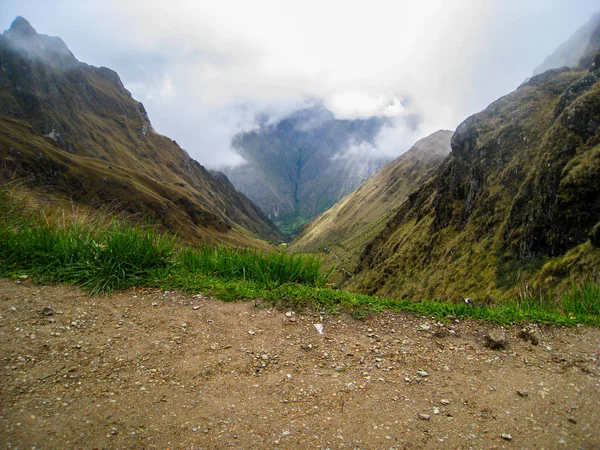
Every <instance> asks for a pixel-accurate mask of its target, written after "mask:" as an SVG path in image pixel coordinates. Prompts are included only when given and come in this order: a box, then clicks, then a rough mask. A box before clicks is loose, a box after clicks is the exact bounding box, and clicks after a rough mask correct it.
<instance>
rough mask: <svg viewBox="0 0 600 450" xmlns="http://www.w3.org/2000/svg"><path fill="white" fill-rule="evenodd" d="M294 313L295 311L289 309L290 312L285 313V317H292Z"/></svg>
mask: <svg viewBox="0 0 600 450" xmlns="http://www.w3.org/2000/svg"><path fill="white" fill-rule="evenodd" d="M292 314H293V313H292V312H291V311H288V312H286V313H285V317H292Z"/></svg>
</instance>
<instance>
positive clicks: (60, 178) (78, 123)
mask: <svg viewBox="0 0 600 450" xmlns="http://www.w3.org/2000/svg"><path fill="white" fill-rule="evenodd" d="M56 54H58V56H57V55H56ZM0 59H1V60H2V71H0V182H3V181H4V182H8V181H11V180H14V179H25V180H26V183H25V186H26V187H27V188H28V189H30V192H31V193H32V194H35V195H37V196H38V197H40V198H47V197H51V198H56V199H69V200H73V201H75V202H77V203H80V204H83V205H88V206H94V207H98V206H101V205H110V206H111V207H117V208H119V209H120V210H121V211H124V212H127V213H131V214H140V213H144V214H152V215H153V219H155V220H156V221H158V222H160V223H161V224H162V225H163V226H164V227H165V229H168V230H170V231H171V232H178V233H179V234H180V235H181V236H182V237H184V238H185V239H187V240H190V241H194V242H199V241H208V242H227V243H230V244H232V245H256V246H262V247H266V245H265V244H264V242H263V243H261V242H260V240H263V241H264V240H268V241H272V242H279V241H281V240H282V239H283V236H282V234H281V233H280V232H279V231H278V230H277V229H276V227H275V226H274V224H273V223H272V222H271V221H270V220H269V219H268V218H267V217H266V216H265V215H264V213H263V212H262V211H261V210H260V209H259V208H258V207H257V206H256V205H254V204H253V203H252V202H251V201H249V200H248V199H247V198H246V197H245V196H243V195H242V194H240V193H238V192H236V191H235V189H234V188H233V186H232V184H231V183H230V182H229V180H228V179H227V178H226V177H224V176H215V175H213V174H211V173H209V172H208V171H207V170H206V169H205V168H204V167H202V166H201V165H200V164H198V163H197V162H196V161H194V160H193V159H191V158H190V156H189V155H188V154H187V153H186V152H185V151H184V150H183V149H181V148H180V147H179V145H178V144H177V143H176V142H175V141H173V140H171V139H169V138H167V137H165V136H162V135H160V134H158V133H156V132H154V130H153V128H152V125H151V123H150V120H149V118H148V116H147V114H146V111H145V109H144V106H143V105H142V104H141V103H139V102H137V101H136V100H135V99H134V98H133V97H132V96H131V93H130V92H129V91H128V90H127V89H125V87H124V86H123V84H122V83H121V80H120V79H119V76H118V75H117V74H116V73H115V72H113V71H112V70H110V69H108V68H105V67H100V68H98V67H93V66H89V65H87V64H85V63H81V62H79V61H77V59H75V57H74V56H73V55H72V54H71V52H70V51H69V49H68V48H67V46H66V45H65V44H64V43H63V42H62V40H60V39H58V38H56V39H55V38H50V37H48V36H45V35H39V34H37V33H36V31H35V30H34V29H33V28H32V27H31V25H30V24H29V23H28V22H27V21H26V20H25V19H23V18H18V19H16V20H15V22H14V23H13V25H12V26H11V29H10V30H7V31H6V32H5V33H4V34H3V35H0Z"/></svg>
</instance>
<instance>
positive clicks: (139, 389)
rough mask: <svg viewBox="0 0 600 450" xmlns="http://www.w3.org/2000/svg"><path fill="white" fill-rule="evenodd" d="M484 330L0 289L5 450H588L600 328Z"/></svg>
mask: <svg viewBox="0 0 600 450" xmlns="http://www.w3.org/2000/svg"><path fill="white" fill-rule="evenodd" d="M46 307H48V309H44V308H46ZM318 323H322V324H323V329H324V334H323V335H321V334H319V332H318V330H317V328H316V327H315V326H314V325H315V324H318ZM491 328H492V327H491V326H490V325H486V324H480V323H476V322H473V321H460V322H457V321H451V322H449V323H447V324H439V323H438V322H436V321H435V320H432V319H429V318H422V317H415V316H412V315H408V314H380V315H377V316H374V317H371V318H368V319H367V320H364V321H357V320H355V319H353V318H351V317H348V316H343V315H342V316H332V315H330V316H324V317H320V316H319V314H316V313H310V314H303V313H295V314H290V313H289V312H288V313H287V314H286V312H285V311H277V310H273V309H267V308H260V307H256V306H255V305H254V303H252V302H244V303H223V302H219V301H216V300H213V299H208V298H203V297H202V296H195V297H194V296H186V295H183V294H181V293H177V292H163V291H159V290H144V291H139V290H131V291H127V292H119V293H115V294H112V295H109V296H102V297H88V296H87V295H85V294H84V293H82V292H81V291H80V290H78V289H76V288H72V287H65V286H39V285H35V284H33V283H30V282H28V281H23V282H22V283H16V282H15V281H10V280H0V357H2V358H3V360H2V367H1V368H0V374H1V389H2V391H1V396H0V415H1V416H0V424H1V426H2V430H1V432H0V445H1V447H2V448H21V449H24V448H56V449H59V448H60V449H62V448H148V449H151V448H160V449H164V448H171V449H179V448H190V449H204V448H206V449H209V448H229V447H231V448H282V449H283V448H315V449H319V448H323V449H325V448H330V449H337V448H353V449H354V448H359V449H370V448H374V449H378V448H382V449H393V448H396V449H403V448H406V449H418V448H435V449H438V448H442V449H443V448H451V449H455V448H474V449H480V448H538V449H541V448H546V449H554V448H565V449H574V448H584V449H592V448H600V358H599V356H600V330H597V329H589V328H584V327H580V328H573V329H564V328H556V327H553V328H541V329H539V338H540V342H539V345H532V344H531V343H530V342H526V341H524V340H522V339H520V338H518V337H517V335H518V333H519V328H516V327H515V328H509V329H507V330H506V334H507V336H508V340H509V343H508V348H507V349H505V350H491V349H490V348H487V347H484V345H483V342H484V339H483V337H484V335H485V334H486V332H488V331H489V330H490V329H491ZM418 371H421V374H420V375H419V374H418V373H417V372H418ZM425 372H426V373H425ZM419 415H420V416H419Z"/></svg>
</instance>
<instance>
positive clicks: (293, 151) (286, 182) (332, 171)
mask: <svg viewBox="0 0 600 450" xmlns="http://www.w3.org/2000/svg"><path fill="white" fill-rule="evenodd" d="M384 125H385V120H384V119H382V118H370V119H366V120H338V119H335V117H334V116H333V114H332V113H331V112H330V111H328V110H326V109H324V108H323V107H322V106H315V107H312V108H307V109H304V110H301V111H296V112H295V113H293V114H291V115H290V116H288V117H286V118H284V119H283V120H281V121H279V122H277V123H275V124H273V125H264V126H262V127H261V128H259V129H258V130H255V131H251V132H247V133H242V134H239V135H237V136H236V137H235V138H234V139H233V142H232V144H233V146H234V148H235V149H236V150H237V152H238V153H239V154H240V155H241V156H243V157H244V158H245V159H246V161H248V164H245V165H242V166H238V167H233V168H231V167H230V168H226V169H224V172H225V173H226V174H227V176H228V177H229V178H230V179H231V182H232V183H233V184H234V186H235V187H236V188H237V189H239V190H240V191H241V192H243V193H245V194H246V195H247V196H248V197H249V198H250V199H252V200H253V201H254V202H256V204H258V205H259V206H260V207H261V208H262V209H263V211H265V212H266V213H267V214H268V215H269V217H270V218H271V219H273V220H274V221H275V223H276V224H277V225H279V226H280V228H281V229H282V230H284V231H286V232H288V233H290V234H295V233H297V232H298V231H299V230H300V228H301V227H302V226H303V225H304V224H305V223H306V222H308V221H309V220H311V219H313V218H314V217H316V216H317V215H319V214H320V213H321V212H323V211H325V210H327V209H328V208H330V207H331V206H333V204H335V202H337V201H338V200H339V199H341V198H342V197H344V196H345V195H347V194H349V193H350V192H352V191H353V190H354V189H356V187H358V186H359V185H360V184H361V183H362V182H363V181H364V180H365V179H367V178H368V177H369V176H370V175H371V174H372V173H374V172H376V171H377V170H378V169H379V168H381V167H382V166H383V165H384V164H385V163H387V162H388V161H389V159H387V158H386V157H382V156H379V155H376V154H372V153H370V152H369V151H367V150H365V148H361V144H367V146H368V144H372V143H373V142H374V140H375V137H376V136H377V134H378V133H379V130H380V129H381V127H382V126H384Z"/></svg>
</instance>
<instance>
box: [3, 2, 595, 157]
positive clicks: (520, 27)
mask: <svg viewBox="0 0 600 450" xmlns="http://www.w3.org/2000/svg"><path fill="white" fill-rule="evenodd" d="M598 10H600V0H593V1H592V0H529V1H527V0H454V1H453V0H419V1H402V0H395V1H393V0H390V1H383V0H369V1H366V0H363V1H352V0H346V1H337V0H335V1H334V0H320V1H316V0H303V1H301V2H291V1H286V0H278V1H276V0H273V1H267V0H251V1H249V0H245V1H244V0H242V1H234V0H220V1H203V0H197V1H192V0H188V1H185V0H170V1H168V2H152V1H143V0H131V1H127V0H121V1H111V0H105V1H87V0H53V1H50V0H47V1H44V0H37V1H33V0H2V1H1V2H0V27H1V28H2V29H6V28H8V27H9V26H10V23H11V22H12V20H13V19H14V17H15V16H17V15H22V16H23V17H25V18H26V19H27V20H29V22H30V23H31V24H32V25H33V27H34V28H36V30H37V31H38V32H39V33H45V34H49V35H54V36H60V37H62V38H63V40H64V41H65V42H66V43H67V45H68V46H69V48H70V49H71V50H72V51H73V53H74V54H75V56H76V57H77V58H78V59H79V60H81V61H84V62H87V63H89V64H92V65H95V66H106V67H110V68H112V69H114V70H116V71H117V72H118V73H119V75H120V76H121V79H122V80H123V82H124V84H125V86H126V87H127V88H128V89H129V90H130V91H131V92H132V94H133V95H134V97H135V98H136V99H138V100H140V101H142V102H143V103H144V105H145V106H146V109H147V110H148V113H149V115H150V119H151V120H152V123H153V125H154V127H155V129H156V130H157V131H158V132H160V133H163V134H166V135H167V136H169V137H171V138H172V139H175V140H176V141H177V142H178V143H179V144H180V145H181V146H182V147H183V148H185V149H186V150H187V151H188V152H189V153H190V154H191V155H192V156H193V157H194V158H196V159H197V160H198V161H199V162H200V163H202V164H204V165H206V166H208V167H218V166H220V165H223V164H228V163H229V164H231V163H237V162H240V158H239V157H238V156H237V155H235V153H234V152H233V151H232V150H231V149H230V146H229V144H230V140H231V137H232V136H233V134H235V133H236V132H239V131H241V130H248V129H251V128H253V127H254V126H256V124H255V115H256V114H258V113H261V112H266V113H268V114H269V115H270V116H271V117H273V118H276V117H281V116H282V115H284V114H286V113H288V112H290V111H292V110H294V109H297V108H299V107H301V106H302V105H305V104H306V103H307V101H315V99H316V100H320V101H322V102H323V103H324V104H325V106H327V107H328V108H329V109H331V110H332V111H333V112H334V113H335V115H336V116H337V117H338V118H356V117H368V116H370V115H374V114H385V115H387V116H389V117H391V118H392V119H393V120H394V123H395V124H396V125H397V126H396V128H395V129H391V130H390V129H388V130H386V132H385V136H382V139H381V149H379V150H380V151H382V152H385V153H387V154H390V155H397V154H400V153H402V152H403V151H405V150H407V149H408V148H409V147H410V146H411V145H412V144H413V143H414V142H415V141H416V140H417V139H419V138H421V137H423V136H425V135H427V134H429V133H431V132H433V131H435V130H437V129H440V128H446V129H454V128H456V126H457V125H458V124H459V123H460V122H462V120H464V119H465V118H466V117H467V116H469V115H470V114H473V113H475V112H478V111H480V110H481V109H483V108H485V107H486V106H487V105H488V104H489V103H491V102H492V101H494V100H495V99H497V98H498V97H500V96H502V95H504V94H507V93H509V92H510V91H512V90H514V89H515V88H516V87H517V86H518V85H519V84H520V83H521V82H522V81H523V80H524V79H525V78H526V77H528V76H529V75H530V74H531V72H532V71H533V69H534V68H535V67H536V66H537V65H538V64H540V63H541V62H542V61H543V59H544V57H545V56H546V55H548V54H550V53H551V52H552V51H553V50H554V49H555V48H556V47H557V46H558V45H559V44H560V43H562V42H563V41H565V40H566V39H567V38H568V37H569V36H570V35H571V34H572V33H573V32H574V31H575V30H576V29H577V28H578V27H579V26H581V25H583V24H584V23H585V22H586V21H587V20H588V19H589V18H590V17H591V15H592V14H593V13H594V12H596V11H598ZM409 115H410V116H411V117H413V118H414V116H417V117H418V118H419V121H418V127H417V128H416V129H412V128H410V127H407V125H406V121H405V120H403V119H404V118H406V117H407V116H409Z"/></svg>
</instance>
